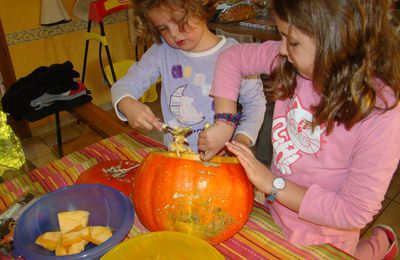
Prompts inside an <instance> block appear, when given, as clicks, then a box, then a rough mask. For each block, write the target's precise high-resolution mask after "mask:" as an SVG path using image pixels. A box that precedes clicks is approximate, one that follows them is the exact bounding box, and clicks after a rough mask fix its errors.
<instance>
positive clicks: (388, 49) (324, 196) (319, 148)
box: [199, 0, 400, 259]
mask: <svg viewBox="0 0 400 260" xmlns="http://www.w3.org/2000/svg"><path fill="white" fill-rule="evenodd" d="M272 10H273V13H274V15H275V19H276V22H277V26H278V29H279V31H280V34H281V36H282V41H280V42H266V43H263V44H244V45H237V46H234V47H232V48H230V49H229V50H227V51H226V52H224V53H222V54H221V56H220V58H219V60H218V62H217V65H216V73H215V79H214V83H213V88H212V91H211V94H212V95H214V96H215V97H217V98H216V101H215V103H216V104H215V107H216V112H217V113H235V112H236V105H235V101H234V100H236V97H237V95H238V90H239V84H238V82H239V79H240V76H241V75H246V74H254V73H266V74H269V75H270V79H271V82H270V88H268V89H267V90H266V93H267V96H268V97H269V98H272V99H273V100H275V110H274V121H273V126H272V143H273V146H274V157H273V162H272V167H271V170H268V169H267V168H266V167H265V166H264V165H263V164H262V163H261V162H259V161H257V160H256V159H255V157H254V156H253V154H252V152H251V151H250V150H249V149H248V148H247V147H245V146H243V145H240V144H238V143H236V142H231V143H226V145H227V147H228V150H229V151H231V152H232V153H234V154H235V155H237V156H238V158H239V160H240V162H241V163H242V165H243V167H244V168H245V170H246V173H247V175H248V177H249V179H250V181H251V182H252V183H253V184H254V185H255V186H256V187H257V188H258V189H259V190H261V191H263V192H264V193H265V194H266V195H267V198H266V201H267V202H268V204H269V205H270V209H271V214H272V216H273V219H274V221H275V222H276V223H277V224H278V225H279V226H280V227H281V228H282V230H283V232H284V234H285V235H286V237H287V238H288V239H289V240H290V241H291V242H293V243H300V244H304V245H313V244H323V243H331V244H333V245H335V246H337V247H339V248H341V249H343V250H345V251H347V252H348V253H350V254H352V255H355V256H356V257H357V258H359V259H383V258H385V259H392V258H393V257H394V256H395V255H396V254H397V251H398V246H397V239H396V236H395V234H394V232H393V230H391V229H390V228H389V227H387V226H382V225H380V226H375V227H374V228H373V231H372V236H371V237H370V238H369V239H368V240H364V241H361V242H359V234H360V229H362V228H364V227H365V226H366V224H368V223H369V222H371V221H372V219H373V216H374V215H375V214H377V213H378V211H379V209H380V208H381V202H382V201H383V199H384V196H385V193H386V191H387V189H388V186H389V183H390V180H391V178H392V176H393V173H394V172H395V170H396V167H397V165H398V162H399V158H400V145H399V144H400V134H399V133H400V105H399V99H400V66H399V64H400V40H399V37H398V35H397V34H396V33H395V31H394V28H392V26H391V24H390V21H389V20H388V17H389V15H388V1H387V0H379V1H376V0H297V1H291V0H272ZM228 127H230V126H229V125H226V124H225V125H224V124H214V125H212V126H211V127H210V128H208V129H207V130H206V131H204V132H203V133H202V134H201V136H200V139H199V149H200V150H209V146H208V145H209V144H212V145H214V146H215V142H217V141H218V142H222V141H220V136H221V133H223V132H226V131H227V130H226V129H224V128H228ZM218 149H219V148H218V147H215V150H218ZM209 153H210V154H213V153H215V151H214V150H212V151H210V152H209Z"/></svg>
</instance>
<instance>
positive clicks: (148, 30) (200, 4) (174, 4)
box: [132, 0, 219, 43]
mask: <svg viewBox="0 0 400 260" xmlns="http://www.w3.org/2000/svg"><path fill="white" fill-rule="evenodd" d="M218 2H219V1H218V0H209V1H207V0H132V5H133V8H134V14H135V26H136V28H137V30H138V32H139V33H140V34H149V35H151V36H152V38H153V41H154V42H156V43H161V34H160V33H159V31H158V30H157V28H155V27H154V25H153V24H152V23H151V21H150V20H149V19H148V17H147V12H148V10H151V9H153V8H161V9H163V8H165V9H166V10H183V11H184V14H185V15H184V17H183V19H180V20H179V21H176V22H177V23H178V24H179V26H180V27H181V28H183V27H184V26H185V25H186V24H187V21H188V19H189V18H190V17H197V18H199V19H204V20H209V19H210V18H211V17H213V15H214V13H215V10H216V7H217V5H218Z"/></svg>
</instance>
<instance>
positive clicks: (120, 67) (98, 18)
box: [81, 0, 158, 103]
mask: <svg viewBox="0 0 400 260" xmlns="http://www.w3.org/2000/svg"><path fill="white" fill-rule="evenodd" d="M128 8H129V3H128V1H122V0H120V1H113V0H97V1H94V2H91V3H90V6H89V19H88V27H87V34H86V43H85V54H84V60H83V71H82V77H81V78H82V83H83V82H84V80H85V76H86V75H85V73H86V65H87V56H88V50H89V42H90V41H91V40H96V41H98V42H99V62H100V68H101V71H102V74H103V77H104V79H105V80H106V82H107V84H108V86H109V87H111V86H112V84H114V83H115V82H116V81H117V80H118V79H119V78H121V77H123V76H124V75H125V74H126V72H127V71H128V69H129V68H130V67H131V66H132V65H133V64H134V63H135V60H132V59H128V60H122V61H117V62H113V61H112V58H111V53H110V49H109V46H108V43H107V38H106V34H105V29H104V22H103V20H104V19H105V18H106V17H107V16H108V15H110V14H112V13H116V12H119V11H123V10H127V9H128ZM93 22H96V23H98V24H99V26H100V33H96V32H92V31H91V26H92V23H93ZM103 47H104V49H105V51H106V56H107V62H108V65H106V66H104V64H103V59H102V50H103ZM138 48H139V46H138V44H136V45H135V53H136V57H135V58H136V61H137V60H138V56H139V55H138ZM157 97H158V94H157V89H156V84H153V85H152V86H151V87H150V89H149V90H148V91H146V92H145V93H144V95H143V96H142V97H141V98H140V99H139V100H140V101H141V102H143V103H144V102H153V101H155V100H156V99H157Z"/></svg>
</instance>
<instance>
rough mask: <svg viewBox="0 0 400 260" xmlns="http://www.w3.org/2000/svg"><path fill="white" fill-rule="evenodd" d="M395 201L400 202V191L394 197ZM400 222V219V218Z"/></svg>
mask: <svg viewBox="0 0 400 260" xmlns="http://www.w3.org/2000/svg"><path fill="white" fill-rule="evenodd" d="M394 201H396V202H398V203H400V192H399V193H398V194H397V196H396V197H395V198H394ZM399 222H400V220H399Z"/></svg>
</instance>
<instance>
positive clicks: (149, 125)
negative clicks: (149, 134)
mask: <svg viewBox="0 0 400 260" xmlns="http://www.w3.org/2000/svg"><path fill="white" fill-rule="evenodd" d="M117 106H118V110H119V111H121V113H123V114H124V115H125V117H126V118H127V119H128V123H129V125H130V126H131V127H132V128H134V129H146V130H153V129H156V130H158V131H162V128H161V124H160V119H159V118H157V117H156V116H155V115H154V114H153V112H152V111H151V109H150V107H148V106H147V105H145V104H143V103H141V102H139V101H137V100H134V99H133V98H131V97H125V98H123V99H121V101H120V102H119V103H118V105H117Z"/></svg>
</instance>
